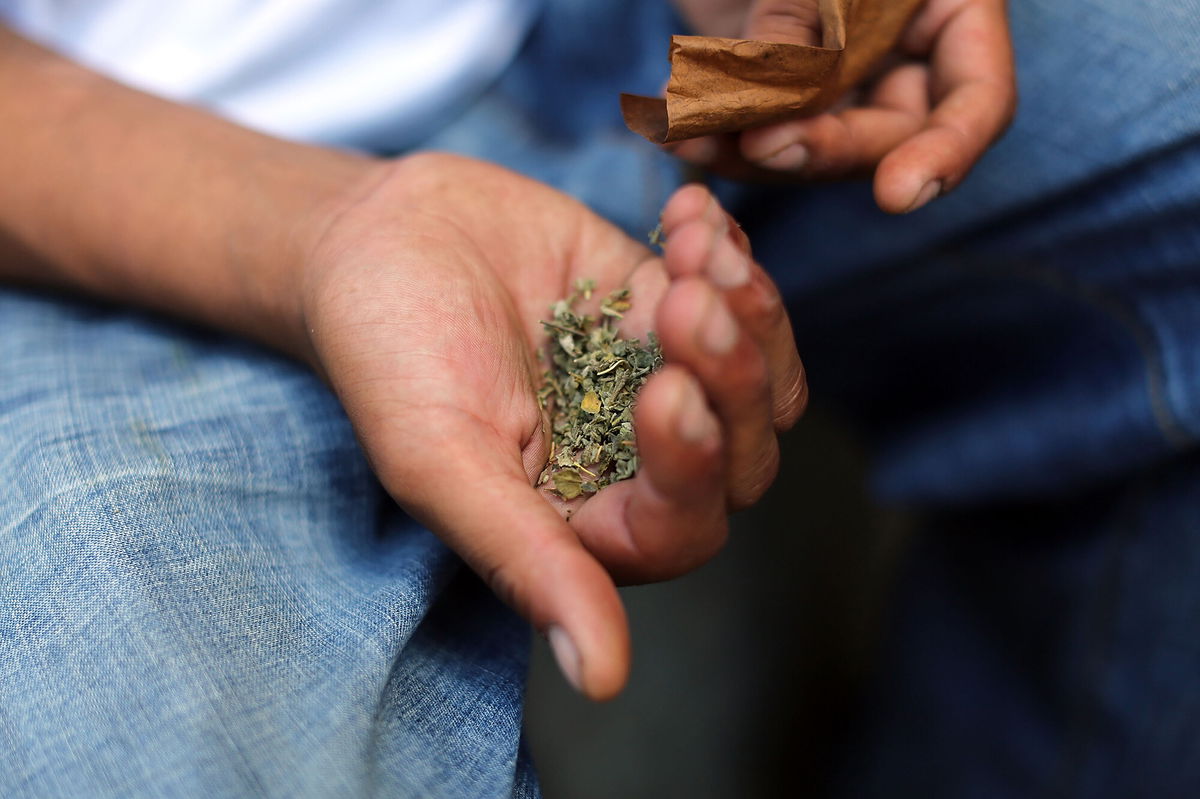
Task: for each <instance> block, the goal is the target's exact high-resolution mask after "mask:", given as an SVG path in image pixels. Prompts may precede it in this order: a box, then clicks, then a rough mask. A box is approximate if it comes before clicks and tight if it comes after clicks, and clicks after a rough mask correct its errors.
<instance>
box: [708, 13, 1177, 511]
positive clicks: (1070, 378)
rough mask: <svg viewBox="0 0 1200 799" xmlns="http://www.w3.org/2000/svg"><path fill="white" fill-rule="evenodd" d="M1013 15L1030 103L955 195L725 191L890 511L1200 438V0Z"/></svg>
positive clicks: (973, 496) (1088, 479)
mask: <svg viewBox="0 0 1200 799" xmlns="http://www.w3.org/2000/svg"><path fill="white" fill-rule="evenodd" d="M1010 8H1011V16H1012V23H1013V30H1014V35H1015V39H1016V46H1017V54H1018V74H1019V78H1020V85H1021V97H1022V104H1021V108H1020V111H1019V114H1018V117H1017V120H1016V122H1015V124H1014V125H1013V127H1012V129H1011V131H1010V132H1009V133H1008V135H1007V136H1006V137H1005V138H1004V139H1003V140H1002V141H1001V142H1000V143H999V145H998V146H997V147H996V148H995V149H993V150H992V151H991V152H990V153H989V154H988V155H987V156H986V157H985V158H984V159H983V161H982V163H981V164H980V165H979V167H978V168H977V169H976V170H975V171H974V172H973V173H972V175H971V176H970V178H969V179H968V180H967V182H966V183H965V184H964V185H963V186H962V187H961V188H959V189H958V190H957V191H956V192H954V193H953V194H952V195H950V196H948V197H945V198H943V199H940V200H938V201H936V202H935V203H934V204H933V206H931V207H930V208H928V209H926V210H922V211H919V212H917V213H916V214H914V215H912V216H905V217H888V216H886V215H884V214H883V213H881V212H879V211H878V210H876V209H875V207H874V203H873V199H872V197H871V193H870V189H869V187H867V186H865V185H843V186H828V187H820V188H819V189H816V190H813V191H811V192H810V193H809V194H808V196H806V197H802V198H797V197H796V195H795V193H794V192H750V193H746V192H733V191H731V192H730V193H731V194H733V195H735V197H736V200H735V201H736V202H738V203H739V205H740V207H741V208H742V211H743V213H742V215H743V217H744V218H745V219H746V220H747V222H748V223H749V226H750V228H751V232H752V234H753V235H754V239H755V243H756V246H757V248H758V251H759V253H760V254H761V255H762V256H763V258H764V260H765V261H766V262H767V263H768V264H769V265H770V266H771V268H772V270H773V271H774V273H775V275H776V277H777V279H778V280H779V282H780V284H781V287H782V288H783V290H784V291H785V293H786V294H787V295H788V296H789V297H790V298H791V299H792V300H793V303H794V314H793V316H794V319H795V321H796V323H797V335H798V337H799V340H800V342H801V344H802V353H803V354H804V355H805V357H806V365H807V366H808V368H809V374H810V379H811V383H812V389H813V392H814V395H816V396H822V395H824V396H826V397H836V398H837V399H838V400H839V401H840V402H841V403H842V404H843V405H844V407H846V408H847V409H848V410H849V411H850V412H851V413H852V414H853V416H854V418H855V419H856V420H857V421H859V422H860V423H861V424H862V425H863V426H864V429H865V430H866V431H867V435H868V437H869V440H870V443H871V446H872V447H873V448H874V452H875V456H876V458H875V465H876V469H875V473H874V480H875V487H876V491H877V493H878V495H880V496H881V497H883V498H886V499H890V500H895V501H904V502H910V503H922V502H977V501H985V500H995V499H999V498H1005V497H1007V498H1020V497H1034V496H1039V495H1045V494H1048V493H1051V492H1055V491H1062V490H1069V489H1079V488H1083V487H1086V486H1088V485H1092V484H1094V483H1095V482H1096V481H1098V480H1111V479H1113V478H1116V477H1118V476H1120V475H1122V474H1126V473H1128V472H1129V471H1130V470H1132V469H1135V468H1140V467H1147V466H1151V465H1153V464H1155V463H1158V462H1161V461H1162V460H1163V459H1166V458H1170V457H1172V455H1173V454H1175V453H1177V452H1180V451H1186V450H1188V449H1190V448H1193V447H1194V446H1195V444H1196V442H1197V440H1198V437H1200V388H1198V387H1200V346H1197V337H1198V336H1200V221H1198V220H1200V22H1198V20H1200V2H1195V0H1185V1H1184V2H1178V0H1171V2H1165V1H1164V2H1151V3H1122V2H1116V0H1070V1H1069V2H1055V3H1046V2H1038V0H1016V2H1012V3H1010Z"/></svg>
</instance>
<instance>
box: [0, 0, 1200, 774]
mask: <svg viewBox="0 0 1200 799" xmlns="http://www.w3.org/2000/svg"><path fill="white" fill-rule="evenodd" d="M1012 5H1013V17H1014V28H1015V32H1016V36H1017V41H1018V49H1019V56H1020V68H1021V78H1022V85H1023V99H1024V105H1023V109H1022V112H1021V115H1020V117H1019V119H1018V120H1017V123H1016V125H1015V126H1014V129H1013V130H1012V132H1011V133H1010V134H1009V135H1008V136H1007V137H1006V139H1005V140H1004V142H1002V143H1001V145H1000V146H999V147H998V148H997V149H996V150H995V151H994V152H993V153H992V154H990V155H989V156H988V158H987V159H985V161H984V163H983V164H981V166H980V168H979V169H978V171H977V173H976V174H975V175H974V176H973V177H972V179H971V180H970V181H969V182H968V183H967V184H966V185H965V186H963V187H962V188H961V189H960V190H959V191H958V192H957V193H956V194H955V195H953V196H951V197H948V198H945V199H942V200H939V201H938V202H937V203H935V204H934V206H933V207H932V208H931V209H929V210H927V211H923V212H921V213H919V214H917V215H915V216H912V217H908V218H905V219H890V218H886V217H884V216H883V215H882V214H880V213H878V212H877V211H875V210H874V208H873V206H872V205H871V202H870V197H869V192H868V191H867V190H866V189H865V188H864V187H862V186H840V187H820V188H816V189H811V190H807V191H787V192H779V191H770V192H767V191H760V190H754V191H746V190H740V189H736V188H733V187H727V188H726V189H725V191H726V192H727V193H728V195H729V199H730V201H731V202H733V203H735V204H736V205H737V208H738V210H739V213H740V214H741V216H742V218H743V219H744V220H745V221H746V222H747V224H748V225H749V226H750V227H751V228H752V230H753V232H754V234H755V236H756V242H757V246H758V249H759V252H760V254H761V255H762V257H763V260H764V261H765V262H766V263H767V264H768V265H769V266H770V267H771V268H772V270H773V271H774V273H775V274H776V277H777V279H778V280H779V282H780V284H781V286H782V287H783V288H784V289H785V291H786V292H787V294H788V296H789V298H790V299H791V301H792V304H793V315H794V319H795V322H796V325H797V331H798V335H799V337H800V344H801V350H802V353H803V354H804V355H805V357H806V360H807V364H808V366H809V369H810V373H811V379H812V386H813V391H814V393H815V394H816V395H817V396H819V397H820V396H824V397H827V398H829V399H830V400H832V401H837V402H839V403H840V404H841V405H842V406H843V407H845V408H846V409H847V410H848V411H849V412H850V413H852V414H853V416H854V418H855V419H856V420H857V421H858V422H859V423H860V424H861V425H862V428H863V430H864V431H865V432H866V433H867V434H868V435H869V436H870V440H871V441H872V443H873V445H874V451H875V464H876V468H875V485H876V488H877V491H878V494H879V495H880V497H881V498H884V499H887V500H891V501H904V502H909V503H913V504H920V505H922V506H924V507H927V508H933V509H935V514H934V517H933V518H934V519H935V524H934V527H933V529H931V530H930V532H929V534H928V535H927V536H925V537H924V538H923V539H922V543H921V545H920V546H919V547H918V548H917V550H916V551H915V552H914V554H913V557H912V559H911V564H910V567H909V571H908V575H907V577H906V579H905V580H904V581H903V583H902V586H901V589H900V591H899V593H898V596H897V599H896V602H895V605H894V621H893V623H892V624H891V625H890V626H889V636H888V641H887V643H886V645H885V647H884V651H883V653H882V656H881V670H880V674H881V679H880V681H879V683H878V685H876V686H874V688H873V692H872V694H871V696H872V701H870V702H869V703H867V704H866V705H865V707H866V710H865V711H864V712H863V714H862V716H861V719H860V724H859V726H858V728H857V730H858V732H857V734H856V736H855V738H854V739H853V741H852V742H851V743H852V745H851V746H849V747H848V748H847V750H846V757H845V759H844V763H843V767H844V769H843V773H844V780H843V783H842V784H843V785H844V787H845V790H846V791H847V793H849V794H850V795H862V794H867V795H871V794H876V793H877V794H880V795H889V796H893V795H921V796H926V795H939V796H940V795H944V796H976V795H983V796H990V795H994V796H1014V797H1016V796H1021V797H1024V796H1029V795H1034V794H1049V793H1055V792H1058V793H1063V794H1066V795H1075V794H1079V795H1099V796H1113V797H1121V796H1129V795H1132V794H1136V793H1139V792H1144V793H1163V794H1166V795H1178V791H1177V790H1176V789H1179V788H1182V787H1188V786H1196V785H1198V784H1200V762H1198V760H1197V756H1196V754H1195V745H1194V742H1195V741H1196V740H1200V734H1198V733H1200V729H1198V725H1197V718H1200V708H1197V707H1196V705H1197V703H1198V701H1200V692H1198V691H1197V690H1196V688H1195V686H1194V678H1195V675H1196V674H1198V673H1200V646H1198V645H1197V644H1196V643H1194V641H1195V640H1197V639H1200V636H1196V635H1195V634H1194V630H1195V628H1196V627H1197V624H1196V622H1197V621H1200V540H1198V539H1197V536H1196V535H1195V534H1193V533H1200V509H1198V505H1200V501H1198V500H1197V499H1196V497H1200V467H1198V466H1197V462H1196V457H1195V456H1194V455H1193V454H1192V453H1193V452H1194V451H1195V439H1196V436H1197V435H1200V389H1198V387H1200V356H1198V353H1200V254H1198V253H1200V230H1198V228H1200V226H1198V224H1197V222H1196V220H1197V219H1200V89H1198V85H1200V81H1198V74H1200V73H1198V70H1200V66H1198V65H1200V60H1198V59H1197V57H1196V53H1197V47H1198V45H1200V23H1198V22H1197V20H1198V19H1200V16H1198V13H1197V12H1200V7H1198V4H1197V3H1196V2H1195V1H1194V0H1182V1H1181V0H1174V1H1173V2H1170V3H1168V2H1165V1H1164V0H1159V2H1152V3H1142V4H1137V6H1136V8H1134V4H1118V3H1116V2H1103V0H1064V2H1056V3H1046V2H1040V0H1017V2H1014V3H1013V4H1012ZM674 25H675V22H674V21H673V19H672V18H671V16H670V15H669V14H668V13H667V12H666V10H665V9H664V8H663V7H662V6H660V5H659V4H657V3H647V2H636V1H635V0H612V2H607V3H597V2H588V1H587V0H555V2H551V3H549V4H548V7H547V10H546V12H545V15H544V19H543V20H542V22H541V24H540V26H539V28H538V30H536V31H535V32H534V33H533V34H532V36H531V38H530V41H529V42H528V44H527V46H526V48H525V50H524V51H523V53H522V55H521V57H520V59H519V61H518V62H517V63H516V64H514V66H513V67H512V68H511V69H510V70H509V71H508V73H507V74H506V75H505V76H504V78H503V79H502V80H500V81H499V82H498V83H497V84H496V86H495V87H494V88H493V89H492V90H491V91H490V92H489V93H488V94H487V95H485V96H483V97H480V98H477V100H476V101H475V102H473V103H472V104H471V106H470V107H469V108H466V109H464V112H463V114H462V115H461V117H459V118H458V119H457V120H456V121H454V122H452V123H450V124H449V125H447V126H446V127H445V129H443V130H442V131H440V132H438V133H437V134H436V135H434V136H432V137H431V138H430V140H429V142H428V146H429V147H437V148H442V149H451V150H457V151H460V152H466V153H469V154H473V155H478V156H480V157H485V158H489V159H491V160H495V161H498V162H501V163H504V164H507V165H509V166H511V167H513V168H516V169H518V170H520V171H523V172H526V173H528V174H531V175H533V176H535V177H539V178H541V179H543V180H546V181H547V182H550V183H552V184H554V185H557V186H559V187H561V188H563V189H565V190H567V191H570V192H572V193H574V194H576V195H578V196H580V197H581V198H582V199H584V200H585V201H587V202H588V203H589V204H591V205H592V206H593V207H595V208H596V209H598V210H599V211H601V212H602V213H604V214H606V215H607V216H609V217H611V218H613V219H614V220H616V221H618V222H619V223H620V224H622V225H623V226H624V227H626V228H627V229H628V230H630V231H631V232H633V233H634V234H635V235H639V236H640V235H643V234H644V233H645V231H647V230H649V229H650V228H651V227H652V226H653V224H654V221H655V216H656V214H657V211H658V208H659V207H660V205H661V203H662V201H663V200H664V199H665V198H666V196H667V195H668V194H669V192H670V191H671V189H672V188H673V187H674V186H675V185H677V183H678V181H679V172H678V170H677V169H676V167H675V166H674V165H673V164H672V163H671V162H670V161H669V159H667V158H665V157H664V156H662V155H661V154H659V153H657V152H656V151H655V150H654V149H653V148H651V147H649V146H648V145H645V144H644V143H642V142H641V141H639V140H637V139H635V138H633V137H632V136H630V135H628V134H626V133H625V132H624V131H623V128H622V127H621V124H620V120H619V116H618V114H617V111H616V104H615V93H616V92H617V91H619V90H632V91H642V92H653V91H654V90H656V88H657V87H658V85H659V84H660V82H661V81H662V79H663V78H664V77H665V66H666V61H665V54H666V47H665V43H666V36H667V35H668V34H669V33H670V32H672V27H673V26H674ZM0 460H2V461H3V463H4V464H5V470H4V474H5V476H6V477H8V482H7V484H6V485H5V486H4V488H3V489H0V794H3V795H5V796H39V797H40V796H130V795H145V796H172V795H179V796H190V795H195V794H198V793H201V792H203V793H206V794H209V795H213V796H247V795H261V796H289V797H291V796H328V795H373V794H379V795H386V796H435V797H440V796H471V797H474V796H509V795H512V796H535V795H536V794H537V788H536V780H535V778H534V776H533V772H532V769H531V767H530V765H529V762H528V759H527V758H526V757H525V756H524V754H523V752H522V748H521V744H520V718H521V698H522V683H523V678H524V670H525V659H526V649H527V633H526V629H525V627H524V625H523V624H522V623H521V622H519V620H517V619H516V618H515V617H514V616H513V615H512V614H511V613H510V612H509V611H507V610H506V609H505V608H503V607H502V606H500V605H499V603H497V602H496V601H495V600H494V599H493V598H492V597H491V596H490V595H489V594H488V593H487V592H486V591H485V590H484V589H482V588H481V587H480V585H479V584H478V582H477V581H475V580H474V579H473V578H472V577H471V576H470V575H469V574H467V573H465V572H464V570H463V569H462V567H461V566H460V564H459V563H458V561H457V560H456V559H455V558H454V557H453V556H452V555H451V554H450V553H448V552H447V551H446V550H445V549H444V548H443V547H442V546H441V545H440V544H439V543H438V542H437V541H436V540H435V539H434V538H433V537H432V536H431V535H430V534H429V533H428V532H426V531H424V530H421V529H420V528H419V527H417V526H416V525H414V524H413V523H412V522H411V521H410V520H409V519H407V517H406V516H405V515H404V514H403V512H402V511H400V510H399V509H397V508H396V507H395V506H394V505H393V504H392V503H390V502H389V501H388V500H387V499H386V497H385V496H384V495H383V494H382V492H381V491H380V490H379V488H378V486H377V484H376V483H375V481H374V480H373V478H372V477H371V475H370V473H369V471H368V469H367V467H366V464H365V462H364V461H363V459H362V457H361V455H360V453H359V451H358V449H357V447H356V445H355V443H354V440H353V436H352V434H351V431H350V429H349V427H348V425H347V423H346V420H345V418H344V416H343V415H342V414H341V412H340V410H339V409H338V407H337V404H336V402H335V401H334V399H333V398H332V397H331V396H330V395H329V394H328V392H327V391H326V390H325V389H324V388H323V387H322V386H321V385H320V384H319V383H318V382H317V381H316V380H315V379H314V378H312V377H311V376H310V375H308V374H307V373H306V372H305V371H304V370H302V369H301V368H299V367H297V366H294V365H292V364H290V363H287V362H285V361H282V360H280V359H278V358H276V357H275V356H273V355H272V354H270V353H266V352H263V351H261V350H259V349H257V348H254V347H252V346H249V345H245V344H242V343H239V342H237V341H233V340H230V339H228V338H225V337H221V336H215V335H212V334H207V333H204V332H202V331H197V330H194V329H191V328H187V327H183V326H179V325H174V324H171V323H168V322H165V321H163V320H159V319H155V318H152V317H149V316H145V315H140V314H136V313H130V312H128V311H125V310H120V309H114V308H110V307H105V306H100V305H95V304H91V303H87V302H81V301H70V300H63V299H56V298H48V297H44V296H37V295H32V294H28V293H22V292H17V291H3V292H0ZM1133 764H1136V768H1135V767H1134V765H1133ZM1134 780H1142V782H1136V783H1135V782H1133V781H1134Z"/></svg>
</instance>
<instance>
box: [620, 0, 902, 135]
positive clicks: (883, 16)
mask: <svg viewBox="0 0 1200 799" xmlns="http://www.w3.org/2000/svg"><path fill="white" fill-rule="evenodd" d="M924 2H925V0H821V23H822V31H823V41H822V46H821V47H809V46H806V45H798V44H780V43H777V42H759V41H751V40H747V39H722V38H717V37H710V36H673V37H671V48H670V60H671V78H670V81H669V82H668V83H667V95H666V98H665V99H664V98H660V97H640V96H638V95H632V94H623V95H621V111H622V113H623V114H624V116H625V124H626V125H628V126H629V128H630V130H632V131H634V132H635V133H638V134H640V135H642V136H644V137H645V138H647V139H649V140H650V141H652V142H654V143H656V144H666V143H669V142H677V141H683V140H684V139H692V138H695V137H697V136H710V135H715V134H720V133H736V132H738V131H743V130H748V129H750V128H758V127H762V126H764V125H769V124H771V123H774V122H781V121H784V120H787V119H795V118H797V117H803V116H812V115H814V114H818V113H820V112H821V111H824V110H826V109H828V108H829V107H830V106H832V105H833V104H834V103H835V102H837V100H838V99H839V98H840V97H842V95H844V94H845V93H846V92H847V91H849V90H850V89H852V88H853V87H855V86H857V85H858V84H859V83H861V82H862V81H863V80H865V79H866V78H867V77H868V76H869V75H870V74H871V71H872V70H873V69H874V68H875V66H876V65H877V64H878V63H879V60H880V59H881V58H882V57H883V56H885V55H886V54H887V53H889V52H890V51H891V50H892V49H893V48H894V47H895V46H896V42H897V41H898V40H899V38H900V36H901V34H903V32H904V29H905V27H906V26H907V25H908V22H909V20H911V19H912V17H913V15H914V14H915V13H916V12H917V10H918V9H919V8H920V7H921V5H922V4H923V3H924Z"/></svg>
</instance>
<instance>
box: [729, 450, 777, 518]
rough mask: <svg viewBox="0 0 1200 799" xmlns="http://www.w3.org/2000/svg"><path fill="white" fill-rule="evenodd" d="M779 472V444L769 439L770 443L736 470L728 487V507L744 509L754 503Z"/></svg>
mask: <svg viewBox="0 0 1200 799" xmlns="http://www.w3.org/2000/svg"><path fill="white" fill-rule="evenodd" d="M778 474H779V444H778V442H776V441H775V439H773V438H772V439H771V445H770V446H769V447H767V448H766V450H765V451H764V452H763V453H762V454H761V455H760V456H759V457H758V458H756V459H754V460H753V461H751V462H750V463H749V464H748V465H747V466H746V467H743V468H741V469H740V470H738V473H737V474H736V475H735V476H734V478H733V483H732V484H731V485H730V487H729V500H728V504H729V509H730V510H731V511H739V510H745V509H746V508H749V507H750V506H752V505H754V504H755V503H756V502H758V501H759V500H760V499H762V496H763V494H765V493H767V489H768V488H770V487H771V484H772V483H774V482H775V478H776V477H777V476H778Z"/></svg>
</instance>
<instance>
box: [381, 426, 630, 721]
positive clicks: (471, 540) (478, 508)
mask: <svg viewBox="0 0 1200 799" xmlns="http://www.w3.org/2000/svg"><path fill="white" fill-rule="evenodd" d="M460 440H467V441H472V440H473V441H474V447H473V448H472V450H471V452H462V453H456V455H457V457H445V458H442V459H440V462H439V464H438V465H434V464H432V463H427V464H426V467H425V468H423V469H422V470H421V473H420V475H419V476H417V475H409V477H410V478H412V479H409V480H404V481H401V482H400V484H401V485H406V487H407V489H408V490H407V491H404V492H402V493H403V494H405V495H407V496H404V497H398V498H400V499H401V503H402V504H403V505H404V506H405V508H406V509H407V510H408V511H409V512H410V513H412V514H413V515H414V516H416V517H417V518H419V519H420V520H421V521H422V522H423V523H425V524H427V525H428V526H429V527H430V528H431V529H432V530H433V531H434V532H435V533H437V534H438V535H439V536H440V537H441V538H442V540H443V541H445V542H446V543H447V544H448V545H449V546H450V547H451V548H452V549H454V550H455V551H456V552H457V553H458V554H459V555H460V556H461V557H462V558H463V560H465V561H466V562H467V564H468V565H470V567H471V568H472V569H473V570H474V571H475V572H476V573H477V574H479V576H480V577H482V578H483V579H484V580H485V581H487V583H488V585H489V586H491V588H492V590H493V591H495V592H496V594H497V595H498V596H499V597H500V598H501V599H502V600H504V601H505V602H507V603H508V604H509V605H510V606H511V607H512V608H513V609H515V610H516V611H517V612H518V613H520V614H521V615H522V616H524V617H525V618H526V619H528V620H529V621H530V622H531V623H532V624H533V625H534V627H535V628H536V629H537V630H538V631H539V632H541V633H542V634H543V635H545V636H546V638H547V639H548V640H549V642H550V646H551V649H552V650H553V652H554V656H555V658H556V660H557V661H558V664H559V667H560V668H561V669H562V671H563V674H564V676H565V677H566V678H567V680H568V682H570V683H571V685H572V686H573V687H574V688H575V689H576V690H578V691H579V692H580V693H582V694H584V695H586V696H587V697H589V698H590V699H595V700H605V699H611V698H613V697H614V696H616V695H617V694H618V693H620V691H621V689H622V688H623V687H624V685H625V681H626V679H627V677H628V674H629V663H630V645H629V630H628V624H627V621H626V617H625V610H624V607H623V606H622V604H621V599H620V597H619V596H618V594H617V589H616V586H615V585H614V584H613V581H612V578H611V577H610V576H609V574H608V572H607V571H606V570H605V569H604V567H603V566H601V565H600V563H599V562H597V561H596V559H595V558H594V557H592V555H591V554H589V553H588V552H587V550H586V549H584V547H583V545H582V544H581V543H580V542H579V539H578V537H577V536H576V535H575V532H574V530H573V529H572V528H571V526H570V525H568V524H567V523H566V522H565V521H564V520H563V518H562V517H561V516H560V515H559V513H558V511H556V510H555V509H554V508H552V507H551V506H550V505H549V504H548V503H547V502H546V501H545V500H544V499H542V497H541V496H540V495H539V494H538V492H537V491H536V490H535V489H534V488H533V487H532V486H530V484H529V478H528V476H527V475H526V473H525V470H524V468H523V467H522V466H521V461H520V456H519V454H517V455H516V456H515V457H513V455H512V454H511V453H508V452H505V451H504V449H505V448H504V447H503V446H502V445H501V444H500V443H499V442H496V447H495V448H494V449H493V448H491V447H489V446H488V445H487V444H486V443H485V441H486V438H482V437H480V436H478V435H476V436H475V437H474V438H473V439H472V438H467V439H460ZM489 450H490V451H491V455H492V457H488V456H487V453H488V451H489Z"/></svg>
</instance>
